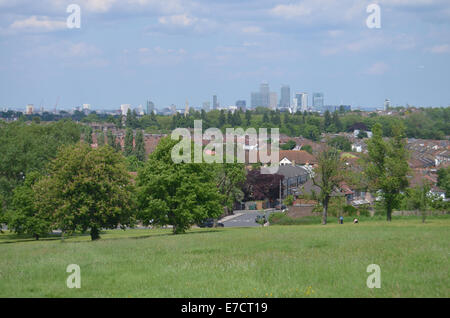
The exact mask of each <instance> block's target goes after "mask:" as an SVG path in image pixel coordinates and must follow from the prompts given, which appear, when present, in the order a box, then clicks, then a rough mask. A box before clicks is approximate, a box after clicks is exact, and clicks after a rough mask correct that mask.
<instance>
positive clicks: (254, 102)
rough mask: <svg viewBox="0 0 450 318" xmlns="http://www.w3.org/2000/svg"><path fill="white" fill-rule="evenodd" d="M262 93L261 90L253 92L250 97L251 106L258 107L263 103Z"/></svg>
mask: <svg viewBox="0 0 450 318" xmlns="http://www.w3.org/2000/svg"><path fill="white" fill-rule="evenodd" d="M261 103H262V102H261V93H260V92H253V93H252V95H251V98H250V106H251V107H252V108H256V107H258V106H262V105H261Z"/></svg>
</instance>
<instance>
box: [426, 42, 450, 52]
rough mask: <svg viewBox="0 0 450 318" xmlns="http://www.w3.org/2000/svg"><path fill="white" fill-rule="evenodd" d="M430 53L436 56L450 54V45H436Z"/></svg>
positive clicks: (430, 49)
mask: <svg viewBox="0 0 450 318" xmlns="http://www.w3.org/2000/svg"><path fill="white" fill-rule="evenodd" d="M428 51H429V52H431V53H434V54H443V53H450V45H449V44H441V45H435V46H433V47H431V48H429V49H428Z"/></svg>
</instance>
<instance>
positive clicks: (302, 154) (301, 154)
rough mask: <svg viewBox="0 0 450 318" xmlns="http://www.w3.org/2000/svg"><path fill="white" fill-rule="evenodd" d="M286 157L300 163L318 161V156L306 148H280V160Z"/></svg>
mask: <svg viewBox="0 0 450 318" xmlns="http://www.w3.org/2000/svg"><path fill="white" fill-rule="evenodd" d="M284 158H286V159H288V160H289V161H291V162H293V163H294V162H295V164H299V165H304V164H307V163H308V164H316V163H317V159H316V157H314V156H313V155H311V154H310V153H309V152H307V151H304V150H280V161H281V160H283V159H284Z"/></svg>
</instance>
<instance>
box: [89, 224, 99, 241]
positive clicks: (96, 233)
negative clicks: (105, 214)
mask: <svg viewBox="0 0 450 318" xmlns="http://www.w3.org/2000/svg"><path fill="white" fill-rule="evenodd" d="M99 238H100V231H99V230H98V229H97V228H96V227H93V228H91V240H92V241H95V240H98V239H99Z"/></svg>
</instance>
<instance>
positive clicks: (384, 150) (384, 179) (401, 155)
mask: <svg viewBox="0 0 450 318" xmlns="http://www.w3.org/2000/svg"><path fill="white" fill-rule="evenodd" d="M392 130H393V134H394V136H393V137H392V138H390V139H389V140H384V139H383V135H382V134H383V131H382V127H381V125H380V124H379V123H377V124H375V125H374V126H373V128H372V133H373V135H372V138H370V139H369V140H368V141H367V150H368V156H367V160H366V163H367V166H366V169H365V173H366V175H367V177H368V179H369V185H370V188H371V189H372V190H374V191H377V192H378V193H379V195H380V196H381V199H382V203H383V206H384V209H385V211H386V216H387V220H388V221H391V218H392V211H393V209H395V208H397V207H398V205H399V203H400V199H401V196H400V193H401V192H402V191H403V190H405V189H406V187H407V186H408V179H407V177H406V175H407V173H408V170H409V167H408V152H407V150H406V147H405V139H404V135H403V127H402V126H401V125H397V126H395V127H393V128H392Z"/></svg>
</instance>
